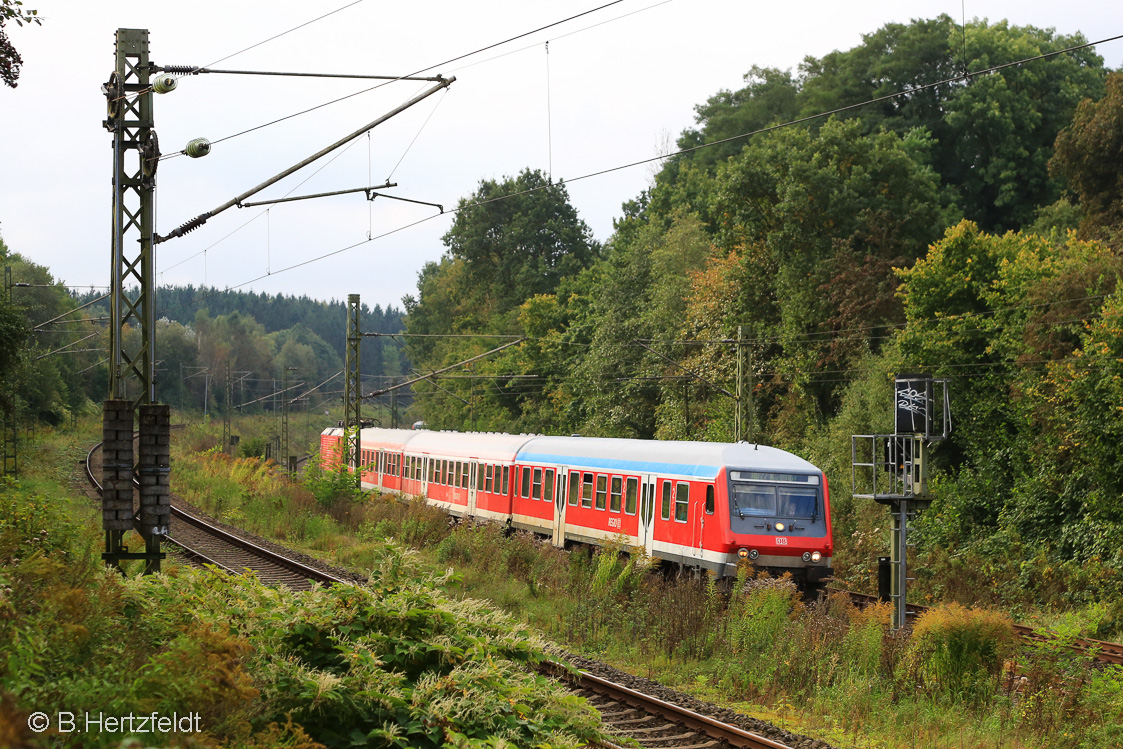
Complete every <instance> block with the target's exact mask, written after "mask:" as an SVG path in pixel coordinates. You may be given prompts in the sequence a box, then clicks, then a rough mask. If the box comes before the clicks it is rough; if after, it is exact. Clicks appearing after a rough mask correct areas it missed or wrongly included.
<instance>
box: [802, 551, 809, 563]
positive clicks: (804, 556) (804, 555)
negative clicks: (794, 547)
mask: <svg viewBox="0 0 1123 749" xmlns="http://www.w3.org/2000/svg"><path fill="white" fill-rule="evenodd" d="M803 561H805V562H810V561H811V552H810V551H805V552H803Z"/></svg>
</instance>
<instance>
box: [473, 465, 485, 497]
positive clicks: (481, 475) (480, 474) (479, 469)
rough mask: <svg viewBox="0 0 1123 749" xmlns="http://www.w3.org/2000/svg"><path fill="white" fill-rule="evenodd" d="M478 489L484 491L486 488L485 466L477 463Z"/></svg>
mask: <svg viewBox="0 0 1123 749" xmlns="http://www.w3.org/2000/svg"><path fill="white" fill-rule="evenodd" d="M475 465H476V491H478V492H482V491H483V490H484V467H483V466H482V465H480V464H479V463H476V464H475Z"/></svg>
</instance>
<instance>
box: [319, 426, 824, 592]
mask: <svg viewBox="0 0 1123 749" xmlns="http://www.w3.org/2000/svg"><path fill="white" fill-rule="evenodd" d="M342 436H343V430H342V429H338V428H336V429H327V430H324V432H323V434H322V435H321V437H320V446H321V455H322V456H323V462H324V466H325V467H326V468H331V467H335V466H337V465H338V461H339V456H340V454H341V440H342ZM360 448H361V449H360V459H359V463H360V472H361V481H362V485H363V487H364V488H367V489H373V488H382V489H385V490H388V491H394V492H400V493H402V494H407V495H414V496H420V497H425V498H426V501H428V503H429V504H431V505H434V506H437V507H440V508H442V509H444V510H446V511H447V512H449V513H451V514H453V515H457V516H461V517H474V518H481V519H486V520H494V521H498V522H502V523H509V524H510V525H512V526H514V527H516V528H522V529H526V530H531V531H534V532H536V533H541V534H544V535H548V536H550V537H551V539H552V540H553V543H554V544H555V545H557V546H563V545H564V544H565V542H566V541H580V542H584V543H591V544H602V543H604V542H605V541H607V540H610V539H619V540H621V541H623V542H624V543H626V544H628V545H630V546H637V547H643V548H644V550H645V551H646V552H647V553H648V554H649V555H650V556H652V557H654V558H657V559H666V560H669V561H671V562H679V563H682V564H686V565H690V566H694V567H702V568H705V569H708V570H712V571H713V572H715V573H716V574H718V575H719V576H720V575H733V574H736V570H737V562H738V559H739V558H747V559H749V560H751V561H752V562H753V564H754V565H755V566H756V567H757V568H758V569H764V570H767V571H769V572H771V573H774V574H780V573H784V572H790V573H792V575H793V576H794V577H796V578H799V579H802V580H806V581H808V582H819V581H821V580H823V579H824V578H826V577H828V576H829V575H830V573H831V553H832V551H833V548H834V547H833V543H832V541H831V517H830V496H829V492H828V487H827V480H826V476H824V475H823V472H822V471H820V470H819V469H818V468H816V467H815V466H814V465H812V464H811V463H808V462H807V461H806V460H803V459H802V458H799V457H797V456H795V455H792V454H791V453H788V452H785V451H783V450H778V449H776V448H772V447H765V446H763V445H752V444H748V443H744V442H742V443H738V444H729V443H718V442H664V441H657V440H634V439H602V438H591V437H543V436H537V435H527V434H518V435H515V434H496V433H474V432H434V431H425V430H421V431H413V430H408V429H378V428H373V429H363V430H361V432H360Z"/></svg>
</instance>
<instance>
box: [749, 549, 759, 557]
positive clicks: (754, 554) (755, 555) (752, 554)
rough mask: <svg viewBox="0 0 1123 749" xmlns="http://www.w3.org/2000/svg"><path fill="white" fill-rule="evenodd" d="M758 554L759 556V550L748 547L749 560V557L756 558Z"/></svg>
mask: <svg viewBox="0 0 1123 749" xmlns="http://www.w3.org/2000/svg"><path fill="white" fill-rule="evenodd" d="M759 556H760V552H759V551H757V550H756V549H750V550H749V559H750V560H751V559H756V558H757V557H759Z"/></svg>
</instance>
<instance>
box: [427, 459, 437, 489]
mask: <svg viewBox="0 0 1123 749" xmlns="http://www.w3.org/2000/svg"><path fill="white" fill-rule="evenodd" d="M436 468H437V461H435V460H433V459H432V458H429V483H430V484H435V483H437V471H436Z"/></svg>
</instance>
